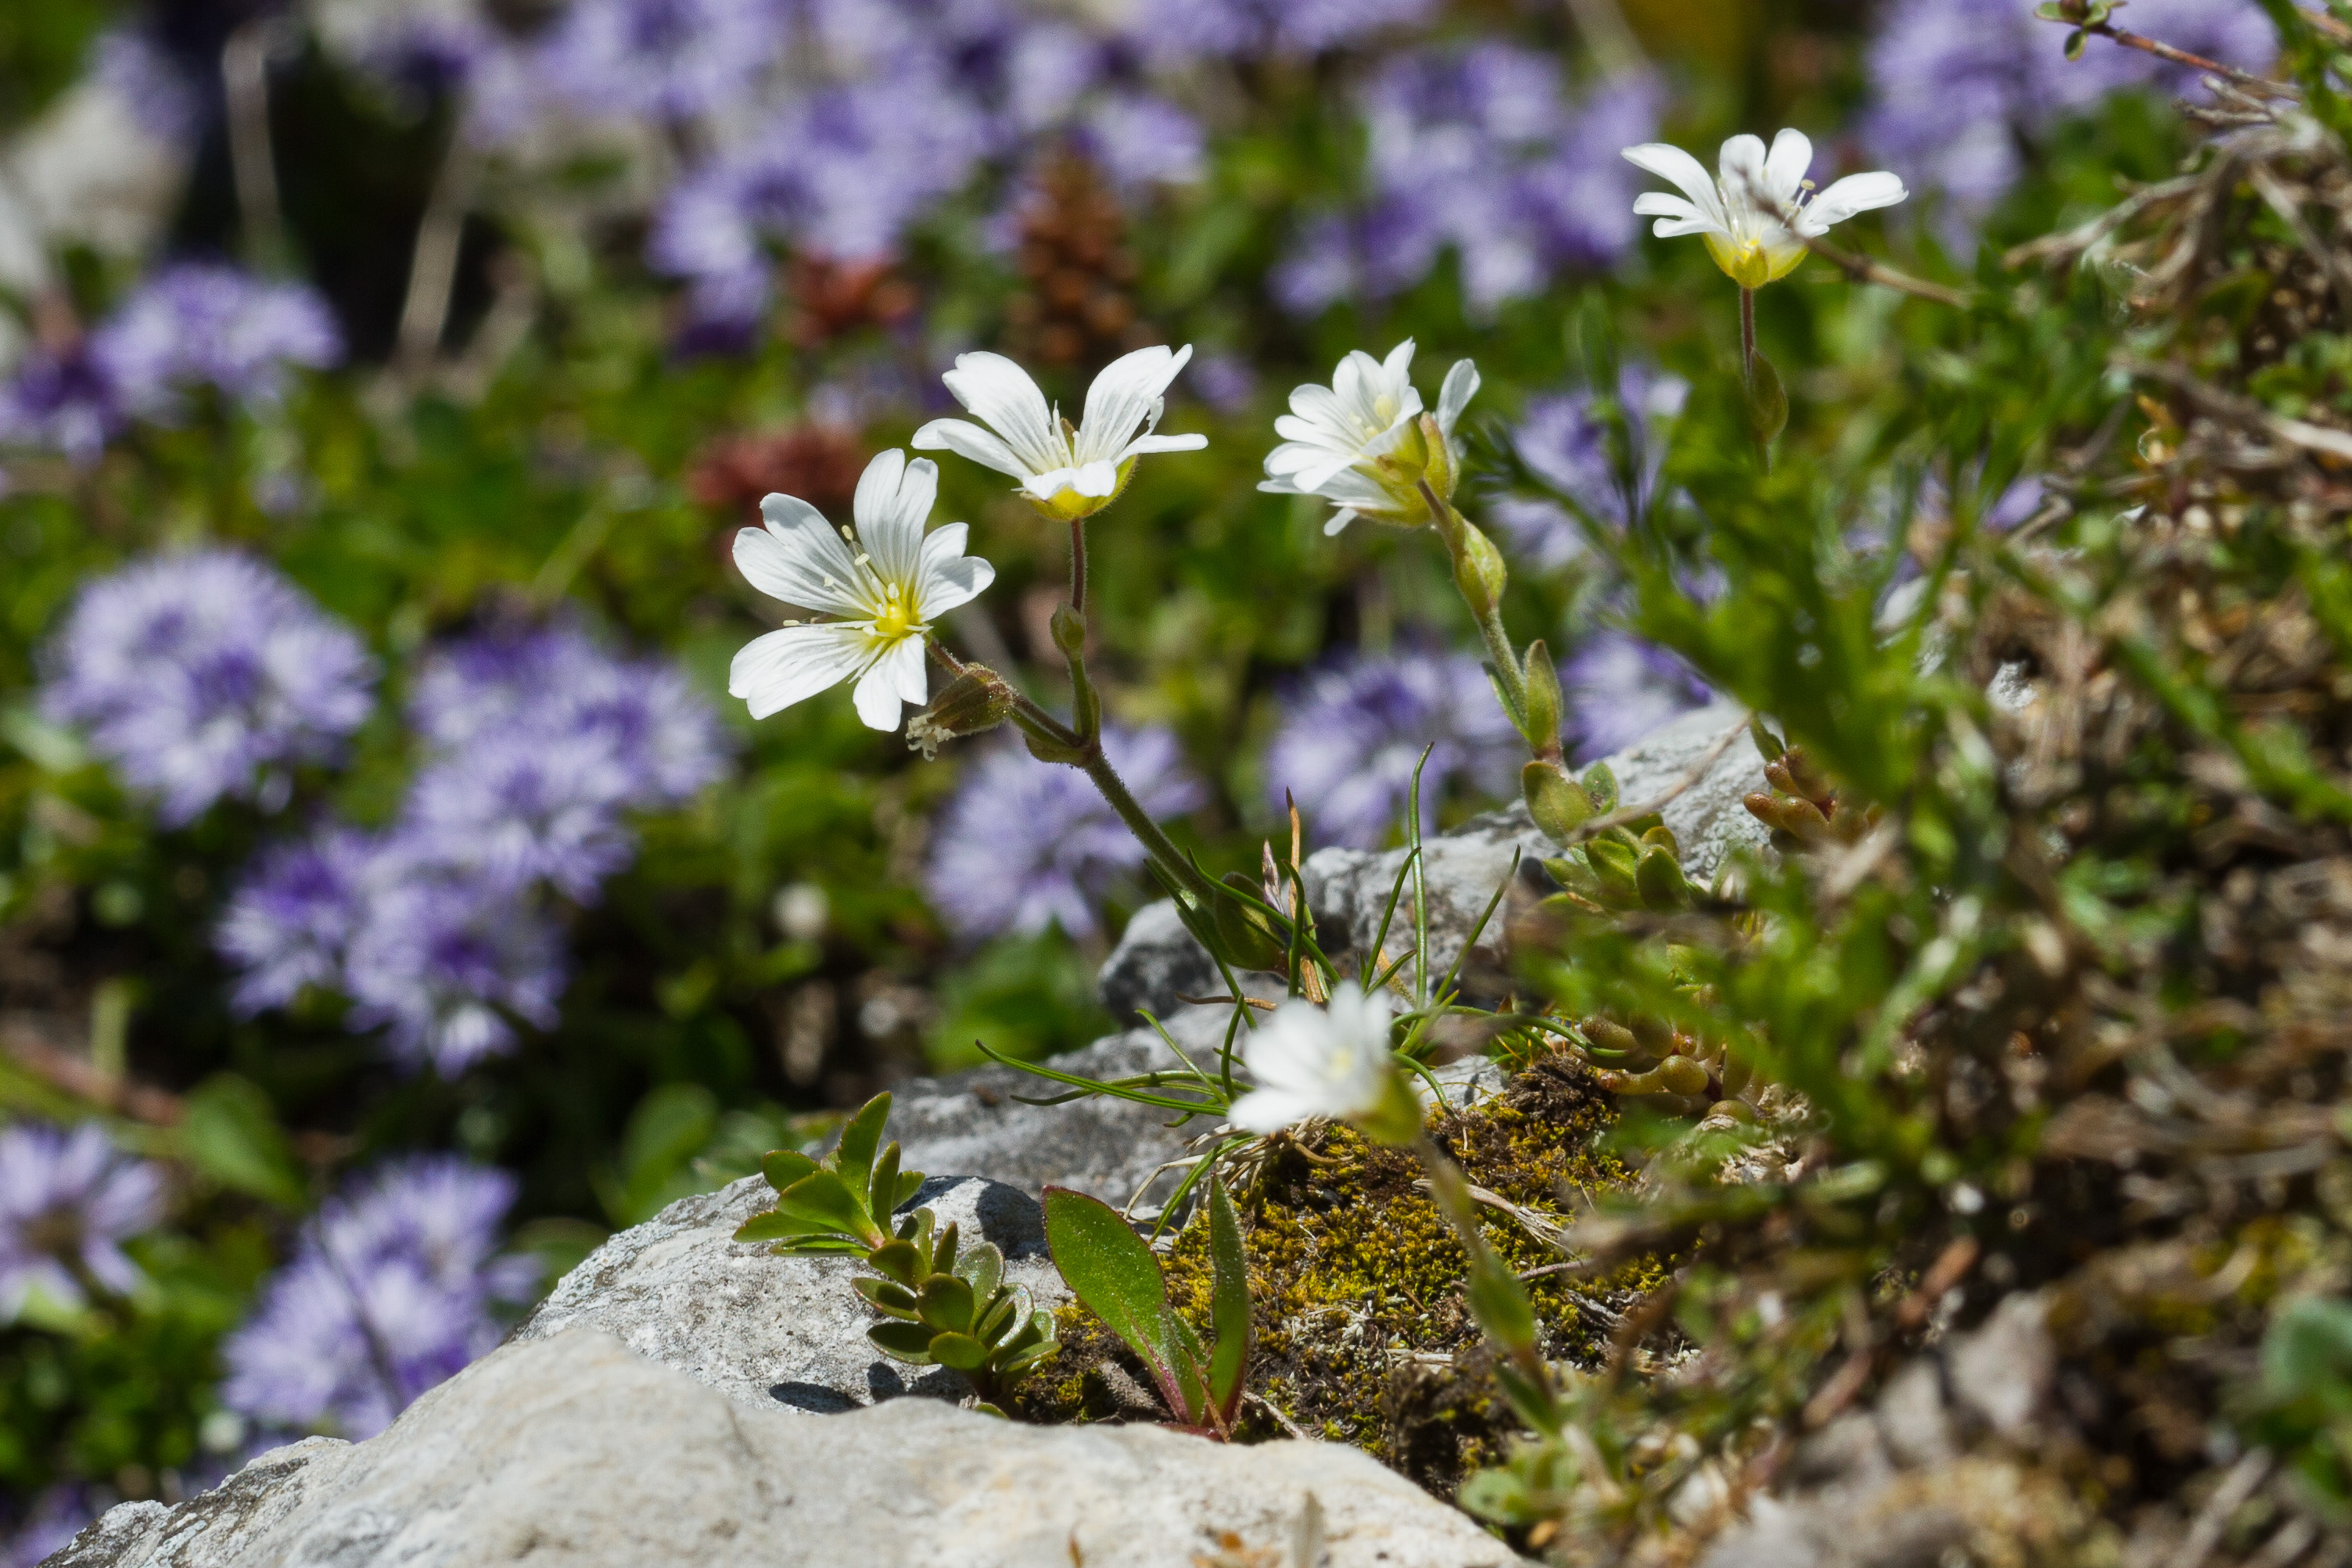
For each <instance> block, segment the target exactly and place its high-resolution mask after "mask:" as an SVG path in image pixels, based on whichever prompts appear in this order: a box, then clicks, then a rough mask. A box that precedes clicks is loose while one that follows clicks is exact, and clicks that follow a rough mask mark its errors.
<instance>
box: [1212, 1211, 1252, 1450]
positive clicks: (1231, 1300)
mask: <svg viewBox="0 0 2352 1568" xmlns="http://www.w3.org/2000/svg"><path fill="white" fill-rule="evenodd" d="M1209 1258H1210V1262H1211V1265H1212V1267H1213V1282H1212V1284H1211V1287H1210V1293H1209V1321H1210V1326H1211V1327H1212V1328H1213V1330H1214V1331H1215V1333H1216V1341H1217V1343H1216V1346H1215V1349H1214V1350H1213V1353H1212V1354H1211V1355H1210V1358H1209V1397H1210V1399H1211V1400H1212V1401H1213V1403H1214V1404H1215V1405H1216V1406H1217V1408H1218V1410H1219V1411H1220V1412H1221V1413H1222V1415H1223V1420H1224V1421H1225V1422H1226V1423H1227V1424H1228V1425H1230V1424H1231V1423H1232V1421H1233V1418H1234V1412H1235V1411H1236V1410H1237V1409H1238V1408H1239V1407H1240V1405H1241V1396H1242V1385H1243V1384H1244V1381H1245V1380H1246V1379H1247V1377H1248V1375H1249V1355H1250V1291H1249V1259H1248V1256H1247V1255H1246V1254H1245V1253H1244V1251H1243V1250H1242V1228H1241V1222H1240V1221H1239V1220H1238V1219H1236V1218H1234V1206H1233V1202H1232V1200H1231V1199H1230V1198H1228V1197H1225V1184H1224V1183H1223V1181H1221V1180H1219V1179H1218V1178H1217V1177H1216V1176H1213V1175H1212V1176H1210V1177H1209Z"/></svg>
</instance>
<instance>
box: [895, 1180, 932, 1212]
mask: <svg viewBox="0 0 2352 1568" xmlns="http://www.w3.org/2000/svg"><path fill="white" fill-rule="evenodd" d="M926 1179H927V1178H926V1177H925V1176H924V1175H923V1173H922V1172H920V1171H900V1172H899V1173H898V1191H897V1192H895V1193H892V1194H891V1195H890V1212H891V1213H893V1214H896V1213H898V1210H899V1209H901V1208H903V1207H906V1206H907V1205H908V1204H909V1203H911V1202H913V1201H914V1197H915V1195H916V1194H917V1193H919V1192H920V1191H922V1190H923V1183H924V1181H925V1180H926Z"/></svg>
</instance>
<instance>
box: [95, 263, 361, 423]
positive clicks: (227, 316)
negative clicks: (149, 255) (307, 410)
mask: <svg viewBox="0 0 2352 1568" xmlns="http://www.w3.org/2000/svg"><path fill="white" fill-rule="evenodd" d="M95 337H96V338H97V339H98V340H99V342H98V351H99V352H100V353H102V354H103V355H104V357H105V358H106V360H107V362H108V363H109V365H110V367H111V368H112V370H113V372H114V375H115V378H116V380H117V382H118V383H119V384H120V385H121V387H122V388H123V395H124V397H125V399H126V400H127V401H128V402H129V403H130V405H131V408H132V410H133V411H134V412H136V413H139V414H141V415H142V416H146V417H151V418H161V417H167V416H169V415H171V414H172V413H173V412H174V411H175V410H176V408H177V406H178V399H179V395H180V393H181V392H184V391H185V390H187V389H189V388H193V387H200V386H208V387H212V388H214V389H215V391H217V392H219V393H220V394H221V396H223V397H224V398H226V399H227V400H228V401H229V402H234V403H237V404H239V405H241V406H244V407H248V408H251V407H260V406H267V405H268V404H271V403H275V402H278V399H279V398H281V397H282V396H284V395H285V391H286V369H287V367H288V366H289V365H300V366H304V367H307V368H309V369H312V370H320V369H325V368H326V367H328V366H331V365H334V364H338V363H340V362H341V360H342V357H343V340H342V334H341V332H340V331H339V330H338V329H337V328H336V326H335V319H334V316H333V314H332V313H331V312H330V311H329V310H328V308H327V304H326V301H325V300H323V299H321V298H320V297H319V295H318V294H317V292H316V291H315V290H312V289H310V288H309V287H305V286H303V285H301V284H299V283H266V282H264V281H262V280H261V279H259V278H257V277H253V276H251V275H250V274H248V273H246V272H243V271H240V270H239V269H237V268H236V267H223V266H219V265H216V264H213V263H208V262H182V263H180V264H178V265H177V266H173V267H166V268H164V269H163V271H161V272H159V273H157V274H156V275H155V276H154V277H151V278H149V279H148V280H147V281H146V282H145V283H144V284H142V285H141V286H140V287H139V289H138V290H137V292H135V293H133V294H132V295H131V298H128V299H126V300H124V301H123V302H122V305H121V308H119V309H117V310H116V311H115V313H114V315H113V316H112V317H111V318H110V319H108V321H107V323H106V324H105V325H104V326H103V327H100V329H98V332H97V333H96V334H95Z"/></svg>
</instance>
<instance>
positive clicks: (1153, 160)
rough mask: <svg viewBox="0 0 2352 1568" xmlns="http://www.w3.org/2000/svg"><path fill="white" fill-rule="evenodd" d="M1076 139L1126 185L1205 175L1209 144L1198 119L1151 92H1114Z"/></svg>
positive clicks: (1089, 116) (1117, 181)
mask: <svg viewBox="0 0 2352 1568" xmlns="http://www.w3.org/2000/svg"><path fill="white" fill-rule="evenodd" d="M1076 140H1077V142H1078V144H1079V145H1080V146H1081V147H1083V148H1084V149H1085V150H1086V152H1087V154H1088V155H1089V156H1090V157H1092V158H1093V159H1094V161H1095V162H1097V164H1099V165H1100V166H1101V167H1102V170H1103V172H1105V173H1107V174H1108V175H1109V176H1110V177H1111V180H1112V182H1113V183H1115V184H1118V185H1119V186H1121V187H1123V188H1126V189H1129V190H1132V189H1135V188H1136V187H1139V186H1143V185H1150V184H1182V183H1188V182H1191V181H1194V180H1198V179H1199V178H1200V177H1201V170H1202V160H1203V158H1204V157H1205V156H1206V144H1205V142H1204V141H1203V140H1202V133H1201V124H1200V121H1198V120H1194V119H1193V118H1192V116H1191V115H1189V114H1187V113H1185V112H1184V111H1183V110H1181V109H1179V108H1177V107H1176V106H1175V105H1174V104H1172V103H1170V102H1169V101H1168V100H1167V99H1161V98H1155V97H1153V96H1151V95H1150V93H1141V92H1121V93H1114V94H1112V95H1110V96H1109V97H1108V98H1106V99H1103V100H1102V102H1100V103H1099V104H1097V105H1096V106H1095V108H1094V110H1092V112H1090V113H1088V114H1087V116H1086V117H1085V118H1084V120H1081V121H1080V123H1079V125H1078V127H1077V137H1076Z"/></svg>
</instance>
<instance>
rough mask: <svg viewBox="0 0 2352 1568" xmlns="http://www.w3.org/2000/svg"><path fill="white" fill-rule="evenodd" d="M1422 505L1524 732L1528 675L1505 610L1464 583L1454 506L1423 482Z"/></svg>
mask: <svg viewBox="0 0 2352 1568" xmlns="http://www.w3.org/2000/svg"><path fill="white" fill-rule="evenodd" d="M1421 499H1422V504H1423V505H1424V506H1426V507H1428V508H1429V517H1430V520H1431V521H1432V522H1433V523H1435V524H1436V525H1437V537H1438V538H1439V540H1440V541H1442V542H1443V543H1444V546H1445V554H1446V557H1447V559H1450V560H1451V561H1453V563H1454V588H1455V590H1456V591H1459V592H1460V593H1461V594H1462V601H1463V602H1464V603H1465V604H1467V605H1469V606H1470V613H1471V616H1472V618H1473V619H1474V620H1475V621H1476V622H1477V623H1478V635H1479V637H1480V638H1481V639H1482V640H1483V641H1484V642H1485V643H1486V662H1487V663H1488V664H1490V665H1491V666H1492V667H1493V669H1494V672H1495V685H1496V687H1497V688H1499V689H1500V691H1501V692H1502V696H1503V706H1504V708H1505V710H1506V711H1507V713H1508V715H1509V717H1510V720H1511V723H1512V725H1513V726H1514V727H1517V729H1518V730H1520V731H1521V732H1522V733H1524V732H1525V731H1526V729H1527V727H1528V681H1527V673H1526V672H1525V671H1524V670H1522V669H1521V668H1520V667H1519V656H1518V653H1517V651H1516V650H1515V649H1513V648H1512V646H1511V634H1510V632H1507V630H1505V629H1504V626H1503V610H1502V606H1501V605H1499V604H1487V605H1483V606H1482V605H1480V604H1479V603H1478V602H1477V601H1476V600H1475V599H1474V598H1473V597H1472V596H1471V594H1470V591H1469V590H1468V588H1467V587H1466V586H1465V583H1464V578H1465V574H1467V573H1468V572H1469V570H1471V569H1470V568H1469V567H1468V566H1467V565H1466V563H1465V561H1464V559H1463V551H1464V549H1465V548H1466V544H1467V536H1466V534H1465V528H1466V527H1467V524H1466V522H1465V519H1464V517H1463V516H1462V514H1461V513H1459V512H1457V511H1455V510H1454V503H1452V502H1451V501H1448V500H1445V499H1444V498H1443V497H1440V496H1439V495H1438V493H1437V491H1436V490H1435V489H1434V488H1433V486H1431V485H1430V483H1429V481H1428V480H1426V479H1423V480H1422V481H1421Z"/></svg>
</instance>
